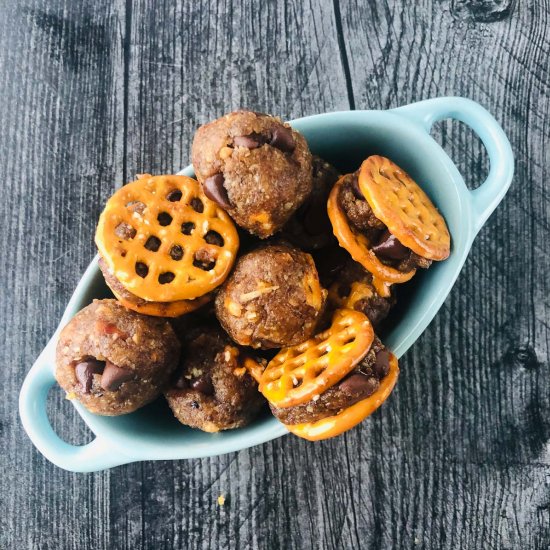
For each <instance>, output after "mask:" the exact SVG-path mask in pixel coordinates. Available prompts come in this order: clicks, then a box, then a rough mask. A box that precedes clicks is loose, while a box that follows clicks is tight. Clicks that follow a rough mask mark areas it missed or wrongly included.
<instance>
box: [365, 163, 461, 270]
mask: <svg viewBox="0 0 550 550" xmlns="http://www.w3.org/2000/svg"><path fill="white" fill-rule="evenodd" d="M359 188H360V190H361V193H362V194H363V195H364V197H365V199H366V200H367V201H368V203H369V205H370V207H371V208H372V211H373V213H374V215H375V216H376V217H377V218H378V219H379V220H380V221H382V222H383V223H384V224H385V225H386V226H387V228H388V230H389V231H390V233H391V234H392V235H395V236H396V237H397V239H398V240H399V242H400V243H402V244H403V245H404V246H406V247H407V248H410V249H411V250H412V251H413V252H416V253H417V254H418V255H419V256H422V257H424V258H428V259H430V260H445V259H446V258H448V257H449V254H450V250H451V237H450V235H449V230H448V229H447V225H446V223H445V220H444V219H443V217H442V216H441V214H440V213H439V212H438V211H437V209H436V207H435V206H434V205H433V203H432V202H431V200H430V198H429V197H428V195H426V193H424V191H423V190H422V189H421V188H420V187H419V185H418V184H417V183H416V182H415V181H414V180H413V179H412V178H411V177H410V176H409V175H408V174H407V173H406V172H405V171H404V170H402V169H401V168H399V166H397V164H395V163H393V162H392V161H391V160H389V159H387V158H385V157H381V156H378V155H374V156H371V157H369V158H367V159H366V160H365V161H364V162H363V164H362V165H361V169H360V171H359Z"/></svg>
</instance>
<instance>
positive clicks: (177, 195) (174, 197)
mask: <svg viewBox="0 0 550 550" xmlns="http://www.w3.org/2000/svg"><path fill="white" fill-rule="evenodd" d="M182 196H183V193H182V192H181V191H180V190H179V189H172V191H170V193H168V195H166V199H167V200H169V201H170V202H178V201H180V200H181V197H182Z"/></svg>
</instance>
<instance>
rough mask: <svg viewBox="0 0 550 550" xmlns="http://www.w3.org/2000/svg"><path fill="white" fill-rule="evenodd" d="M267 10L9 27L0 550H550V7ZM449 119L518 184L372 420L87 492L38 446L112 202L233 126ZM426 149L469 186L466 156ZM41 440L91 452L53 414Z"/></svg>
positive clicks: (200, 5)
mask: <svg viewBox="0 0 550 550" xmlns="http://www.w3.org/2000/svg"><path fill="white" fill-rule="evenodd" d="M259 6H260V4H256V3H253V2H235V1H232V0H217V1H211V2H207V1H196V2H178V1H177V0H172V1H168V0H167V1H166V2H156V3H153V2H150V1H149V2H147V1H144V0H143V1H135V2H131V1H130V0H127V1H123V0H117V1H113V2H69V1H62V0H55V1H46V0H26V1H25V2H23V1H18V2H7V1H6V2H1V3H0V14H1V17H0V31H1V32H0V74H1V77H2V78H0V97H1V98H2V101H1V102H0V120H1V122H2V130H3V131H2V133H1V134H0V161H1V163H2V166H4V167H5V173H6V174H7V177H6V178H5V181H4V184H3V190H4V193H3V196H4V199H3V201H2V202H1V204H0V211H1V212H0V215H1V219H2V220H4V230H3V231H2V232H1V234H0V243H1V250H2V252H3V257H4V261H3V262H2V263H1V264H0V274H1V279H2V281H3V283H4V284H3V287H2V300H0V315H1V318H2V320H3V322H2V324H1V325H0V331H1V335H0V336H1V341H2V342H3V345H2V347H1V348H0V353H1V359H2V365H3V368H2V369H1V370H0V384H1V386H2V388H3V399H2V401H1V403H0V442H1V443H2V446H3V452H2V455H1V458H0V511H1V513H0V548H2V549H4V548H8V549H11V548H17V549H21V548H37V549H54V548H55V549H58V548H63V549H83V548H90V549H91V548H94V549H96V548H108V549H114V548H116V549H119V548H120V549H135V548H155V549H160V548H201V549H203V548H204V549H210V548H212V549H219V548H239V549H241V548H268V549H271V548H284V549H290V548H299V549H307V548H338V549H339V548H352V547H353V548H390V547H395V548H434V549H440V548H449V549H451V548H452V549H455V548H499V549H500V548H521V549H524V548H541V549H543V548H548V547H549V546H550V448H549V445H548V438H549V436H550V422H549V420H548V419H549V418H550V382H549V380H550V377H549V375H550V365H549V360H548V358H549V345H550V330H549V324H550V312H549V298H548V297H549V295H550V288H549V277H548V276H547V273H548V271H549V268H550V262H549V260H548V255H547V253H546V252H547V245H546V243H547V240H548V237H549V229H550V223H549V203H550V197H549V189H550V187H549V185H548V179H549V177H550V173H549V165H550V163H549V161H550V153H549V151H550V139H549V135H550V126H549V122H548V120H550V101H549V97H550V90H549V87H548V82H549V65H548V54H549V49H550V32H549V30H548V29H549V28H550V27H549V26H550V2H548V0H538V1H525V2H515V1H513V0H500V1H497V0H483V1H473V0H452V1H448V0H444V1H435V0H421V1H419V2H407V1H405V0H401V1H397V0H385V1H380V2H375V1H373V0H371V1H369V2H364V1H360V0H356V1H351V0H349V1H347V0H342V1H338V0H334V2H327V1H323V2H320V1H319V2H301V1H298V0H294V1H285V2H283V1H281V2H264V3H261V8H260V7H259ZM451 94H453V95H463V96H466V97H470V98H472V99H475V100H477V101H479V102H480V103H482V104H483V105H485V106H486V107H487V108H488V109H489V110H490V111H491V112H493V113H494V114H495V116H496V118H497V119H498V120H499V121H500V122H501V124H502V125H503V127H504V128H505V130H506V132H507V133H508V135H509V137H510V140H511V142H512V146H513V148H514V151H515V154H516V177H515V179H514V183H513V185H512V188H511V190H510V192H509V194H508V196H507V198H506V200H505V201H504V203H503V204H502V205H501V206H500V207H499V208H498V210H497V211H496V213H495V214H494V215H493V217H491V218H490V220H489V222H488V223H487V225H486V226H485V227H484V228H483V229H482V231H481V233H480V235H479V236H478V238H477V240H476V242H475V244H474V247H473V249H472V252H471V255H470V257H469V259H468V260H467V262H466V265H465V267H464V270H463V272H462V274H461V275H460V277H459V280H458V282H457V284H456V286H455V288H454V289H453V291H452V292H451V294H450V296H449V297H448V299H447V301H446V302H445V305H444V306H443V308H442V310H441V312H440V313H439V315H438V316H437V317H436V319H435V320H434V322H433V323H432V324H431V325H430V327H429V328H428V330H427V331H426V332H425V333H424V335H423V336H422V337H421V338H420V339H419V341H418V342H417V343H416V344H415V346H414V347H413V348H412V349H411V351H410V352H408V353H407V354H406V355H405V357H404V358H403V361H402V366H403V368H402V375H401V379H400V382H399V385H398V388H397V390H396V391H395V392H394V395H393V396H392V398H391V400H390V401H389V402H388V403H387V404H386V405H385V406H384V407H383V409H381V410H380V411H379V412H378V413H376V414H375V415H374V416H373V418H372V419H371V420H370V421H368V422H366V423H365V424H364V425H363V426H361V427H360V428H358V429H355V430H353V431H352V432H351V433H349V434H347V435H346V436H344V437H342V438H339V439H337V440H333V441H326V442H322V443H318V444H315V445H311V444H308V443H307V442H304V441H300V440H297V439H295V438H291V437H285V438H282V439H279V440H277V441H273V442H270V443H267V444H265V445H262V446H259V447H256V448H253V449H250V450H246V451H241V452H239V453H234V454H230V455H227V456H223V457H217V458H211V459H203V460H191V461H179V462H155V463H152V462H150V463H141V464H131V465H127V466H122V467H118V468H115V469H113V470H111V471H107V472H100V473H94V474H87V475H78V474H71V473H68V472H64V471H62V470H60V469H58V468H56V467H54V466H53V465H51V464H50V463H48V462H47V461H46V460H45V459H44V458H42V456H41V455H39V453H38V452H37V451H36V450H35V449H34V448H33V447H32V444H31V443H30V441H29V440H28V439H27V438H26V436H25V434H24V432H23V429H22V427H21V424H20V421H19V418H18V415H17V396H18V391H19V388H20V385H21V382H22V380H23V378H24V375H25V373H26V372H27V370H28V368H29V367H30V365H31V364H32V362H33V360H34V359H35V357H36V356H37V355H38V353H39V352H40V350H41V349H42V347H43V346H44V345H45V343H46V342H47V340H48V338H49V336H50V335H51V333H52V332H53V330H54V329H55V327H56V325H57V322H58V321H59V318H60V316H61V314H62V311H63V308H64V306H65V304H66V302H67V300H68V299H69V297H70V294H71V292H72V290H73V288H74V287H75V285H76V283H77V281H78V279H79V277H80V275H81V273H82V271H83V270H84V268H85V266H86V265H87V264H88V262H89V261H90V259H91V258H92V256H93V254H94V247H93V239H92V237H93V231H94V226H95V223H96V220H97V216H98V214H99V212H100V209H101V204H102V203H103V202H104V201H105V199H106V197H107V196H108V195H109V194H110V193H111V192H112V190H113V189H114V188H115V187H117V186H120V185H121V184H122V183H123V182H125V181H129V180H130V179H132V177H133V176H134V175H135V174H136V173H139V172H143V171H150V172H152V173H161V172H170V171H175V170H179V169H180V168H181V167H183V166H185V165H186V164H188V162H189V146H190V141H191V139H192V135H193V131H194V129H195V128H196V127H197V126H198V125H199V124H201V123H203V122H205V121H206V120H209V119H211V118H214V117H216V116H219V115H221V114H222V113H224V112H227V111H229V110H232V109H235V108H238V107H241V106H243V107H250V108H253V109H255V110H263V111H268V112H273V113H276V114H280V115H281V116H283V117H284V118H293V117H298V116H302V115H308V114H313V113H317V112H325V111H330V110H338V109H349V108H357V109H363V108H376V109H380V108H389V107H394V106H398V105H401V104H405V103H409V102H411V101H416V100H419V99H424V98H428V97H434V96H439V95H451ZM434 135H435V136H436V138H437V139H438V140H439V141H440V142H441V143H442V144H443V146H444V147H445V149H446V150H447V151H448V152H449V154H450V155H451V157H452V158H453V159H454V160H455V162H456V164H457V166H458V167H459V169H460V170H461V171H462V173H463V174H464V176H465V179H466V180H467V182H468V183H469V184H470V185H471V186H472V187H473V186H475V185H477V184H478V183H479V182H481V181H482V180H483V178H484V175H485V174H486V171H487V159H486V154H485V152H484V150H483V147H482V146H481V145H480V143H479V142H478V141H477V139H475V138H474V137H473V135H472V133H471V131H469V130H468V129H466V128H465V127H464V126H463V125H460V124H457V123H442V124H440V125H438V126H437V127H436V128H435V129H434ZM50 418H51V419H52V422H53V425H54V427H55V428H56V430H57V431H58V433H60V434H61V435H62V436H63V437H64V438H66V439H67V440H69V441H71V442H74V443H81V442H85V441H87V440H89V439H90V434H89V432H88V431H87V429H86V428H85V427H84V426H83V425H82V422H81V421H80V420H79V418H78V417H77V415H76V414H75V413H74V411H73V410H72V407H71V406H70V405H69V404H67V403H66V401H65V400H64V399H62V396H61V392H59V391H53V392H52V398H51V405H50ZM222 493H223V494H225V495H226V497H227V502H226V505H225V506H224V507H223V508H222V507H219V506H218V505H217V503H216V499H217V496H218V495H219V494H222Z"/></svg>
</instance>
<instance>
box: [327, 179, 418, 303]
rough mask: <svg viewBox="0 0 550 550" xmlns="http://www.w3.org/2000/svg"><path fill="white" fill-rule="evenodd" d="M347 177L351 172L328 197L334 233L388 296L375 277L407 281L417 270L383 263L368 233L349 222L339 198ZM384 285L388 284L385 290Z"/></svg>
mask: <svg viewBox="0 0 550 550" xmlns="http://www.w3.org/2000/svg"><path fill="white" fill-rule="evenodd" d="M347 177H349V174H348V175H347V176H342V177H341V178H340V179H339V180H338V181H337V182H336V184H335V185H334V187H333V188H332V191H331V192H330V195H329V198H328V203H327V210H328V216H329V218H330V222H331V223H332V229H333V231H334V235H335V236H336V238H337V239H338V242H339V243H340V246H341V247H342V248H345V249H346V250H347V251H348V252H349V253H350V255H351V257H352V258H353V259H354V260H355V261H356V262H359V263H360V264H361V265H362V266H363V267H364V268H365V269H366V270H367V271H369V272H370V273H372V275H373V284H374V286H375V287H376V289H377V290H379V294H380V295H382V296H384V295H385V296H387V295H388V293H389V291H388V290H387V285H381V284H378V282H377V281H375V280H374V279H378V280H381V281H384V282H387V283H405V282H407V281H409V280H410V279H412V277H413V275H414V274H415V272H416V271H415V270H414V269H412V270H411V271H407V272H403V271H399V270H398V269H395V268H393V267H390V266H388V265H386V264H384V263H382V262H381V261H380V260H379V259H378V258H377V257H376V254H375V253H374V252H373V251H372V250H371V249H370V242H369V239H368V238H367V237H366V235H364V234H362V233H359V232H358V231H356V230H355V229H354V228H353V227H352V226H351V225H350V224H349V222H348V219H347V217H346V214H345V213H344V211H343V210H342V208H341V207H340V204H339V200H338V196H339V193H340V189H341V187H342V185H343V184H344V183H345V181H346V178H347ZM384 286H386V291H385V292H384V291H383V290H384Z"/></svg>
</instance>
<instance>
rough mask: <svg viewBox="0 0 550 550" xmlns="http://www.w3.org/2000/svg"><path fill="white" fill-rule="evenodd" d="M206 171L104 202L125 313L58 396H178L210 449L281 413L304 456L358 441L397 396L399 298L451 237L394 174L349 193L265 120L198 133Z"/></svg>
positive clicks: (93, 316) (196, 145) (199, 161)
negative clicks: (346, 438) (394, 321)
mask: <svg viewBox="0 0 550 550" xmlns="http://www.w3.org/2000/svg"><path fill="white" fill-rule="evenodd" d="M192 160H193V166H194V168H195V173H196V176H197V179H193V178H189V177H186V176H179V175H164V176H150V175H143V176H140V177H139V179H138V180H137V181H134V182H132V183H129V184H127V185H125V186H123V187H122V188H120V189H119V190H118V191H116V193H115V194H114V195H113V196H112V197H111V198H110V199H109V201H108V202H107V204H106V206H105V209H104V211H103V213H102V214H101V217H100V220H99V223H98V227H97V232H96V244H97V247H98V250H99V253H100V261H99V266H100V268H101V271H102V272H103V275H104V277H105V281H106V283H107V285H108V286H109V287H110V289H111V290H112V292H113V294H114V296H115V298H116V300H96V301H94V302H93V303H92V304H91V305H89V306H87V307H86V308H84V309H83V310H82V311H81V312H80V313H78V314H77V315H76V316H75V317H74V318H73V319H72V320H71V321H70V322H69V324H68V325H67V326H66V327H65V328H64V330H63V331H62V333H61V335H60V339H59V343H58V348H57V370H56V377H57V380H58V382H59V384H60V385H61V386H62V387H63V388H64V389H65V391H66V392H67V395H68V397H69V398H71V399H73V398H74V399H77V400H78V401H80V402H81V403H82V404H83V405H84V406H85V407H87V408H88V409H89V410H90V411H92V412H94V413H96V414H103V415H119V414H125V413H129V412H132V411H134V410H136V409H138V408H139V407H142V406H144V405H146V404H147V403H149V402H151V401H152V400H154V399H156V398H157V397H159V396H160V395H161V394H163V395H164V396H165V398H166V400H167V401H168V404H169V405H170V407H171V409H172V411H173V413H174V415H175V417H176V418H177V419H178V420H179V421H180V422H181V423H182V424H185V425H187V426H191V427H193V428H198V429H201V430H204V431H207V432H216V431H219V430H227V429H234V428H239V427H242V426H245V425H247V424H248V423H250V422H251V421H252V420H253V419H254V418H255V417H256V416H257V415H258V414H259V413H260V411H261V410H262V409H264V408H265V403H266V400H267V403H268V404H269V408H270V409H271V412H272V413H273V415H274V416H275V417H276V418H277V419H278V420H280V421H281V422H282V423H283V424H285V426H286V427H287V428H288V429H289V431H290V432H292V433H294V434H296V435H298V436H300V437H303V438H306V439H310V440H317V439H325V438H328V437H333V436H335V435H338V434H340V433H342V432H344V431H346V430H348V429H350V428H352V427H353V426H355V425H356V424H358V423H359V422H360V421H361V420H363V419H364V418H365V417H367V416H368V415H369V414H371V413H372V412H373V411H374V410H376V409H377V408H378V407H379V406H380V405H381V404H382V403H383V402H384V400H385V399H386V398H387V397H388V395H389V394H390V393H391V391H392V389H393V387H394V385H395V383H396V381H397V377H398V374H399V368H398V365H397V358H396V357H395V356H394V355H393V354H392V353H391V351H390V350H388V349H387V348H386V347H385V346H384V344H383V343H382V342H381V341H380V339H379V338H378V337H377V336H376V334H375V329H376V330H379V327H380V326H381V325H382V324H384V323H387V321H388V319H387V317H388V314H389V313H390V310H391V308H392V307H393V306H394V304H395V302H396V293H395V290H394V289H395V287H394V285H395V284H396V283H405V282H406V281H409V280H410V279H411V278H412V277H413V276H414V274H415V271H416V269H418V268H424V269H426V268H428V267H429V266H430V265H431V263H432V261H434V260H444V259H445V258H447V257H448V255H449V252H450V236H449V232H448V230H447V227H446V224H445V221H444V219H443V218H442V217H441V215H440V214H439V212H438V211H437V210H436V208H435V207H434V205H433V204H432V203H431V201H430V199H429V198H428V197H427V195H426V194H425V193H424V192H423V191H422V189H421V188H420V187H419V186H418V185H417V184H416V183H415V182H414V181H413V180H412V179H411V178H410V176H409V175H408V174H406V173H405V172H404V171H403V170H402V169H400V168H399V167H398V166H397V165H395V164H394V163H393V162H392V161H391V160H389V159H387V158H384V157H380V156H370V157H368V158H367V159H366V160H365V161H364V162H363V163H362V164H361V166H360V167H359V169H358V170H357V171H356V172H355V173H352V174H345V175H340V174H339V173H338V171H337V170H336V168H334V167H333V166H331V165H330V164H328V163H327V162H325V161H324V160H323V159H321V158H319V157H315V156H312V154H311V152H310V150H309V147H308V144H307V142H306V140H305V139H304V137H303V136H302V135H301V134H299V133H298V132H297V131H296V130H294V129H293V128H291V126H290V125H289V124H285V123H283V122H282V121H281V120H280V119H278V118H276V117H272V116H269V115H265V114H261V113H254V112H250V111H236V112H234V113H230V114H228V115H226V116H224V117H222V118H220V119H218V120H215V121H213V122H210V123H209V124H206V125H204V126H201V127H200V128H199V129H198V130H197V133H196V135H195V139H194V142H193V147H192Z"/></svg>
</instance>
